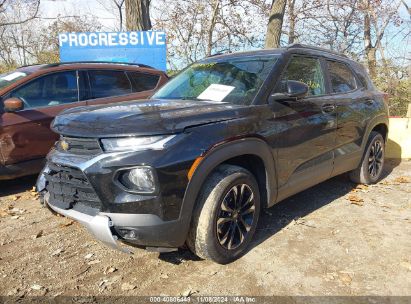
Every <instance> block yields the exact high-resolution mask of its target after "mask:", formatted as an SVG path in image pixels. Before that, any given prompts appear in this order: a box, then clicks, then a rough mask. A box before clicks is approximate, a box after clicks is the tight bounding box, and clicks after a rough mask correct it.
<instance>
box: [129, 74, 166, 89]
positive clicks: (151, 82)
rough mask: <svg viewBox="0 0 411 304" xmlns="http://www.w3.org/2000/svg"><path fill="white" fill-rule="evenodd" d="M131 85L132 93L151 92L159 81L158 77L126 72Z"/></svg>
mask: <svg viewBox="0 0 411 304" xmlns="http://www.w3.org/2000/svg"><path fill="white" fill-rule="evenodd" d="M127 74H128V76H129V78H130V80H131V82H132V83H133V92H142V91H149V90H153V89H154V88H155V87H156V86H157V83H158V80H159V79H160V76H158V75H152V74H144V73H139V72H127Z"/></svg>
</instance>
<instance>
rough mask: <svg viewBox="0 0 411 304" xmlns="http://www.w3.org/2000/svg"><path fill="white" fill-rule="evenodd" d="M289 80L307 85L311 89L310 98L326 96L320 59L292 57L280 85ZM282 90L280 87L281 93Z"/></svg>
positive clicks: (309, 91)
mask: <svg viewBox="0 0 411 304" xmlns="http://www.w3.org/2000/svg"><path fill="white" fill-rule="evenodd" d="M287 80H295V81H300V82H303V83H305V84H306V85H307V86H308V88H309V89H308V95H309V96H310V95H311V96H318V95H324V94H325V86H324V76H323V72H322V69H321V64H320V60H319V59H316V58H309V57H301V56H295V57H292V58H291V60H290V62H289V63H288V66H287V68H286V70H285V72H284V74H283V76H282V78H281V82H280V83H282V84H284V83H285V82H286V81H287ZM282 88H283V86H280V88H279V89H278V90H277V91H279V92H280V91H281V90H282ZM281 93H282V92H281Z"/></svg>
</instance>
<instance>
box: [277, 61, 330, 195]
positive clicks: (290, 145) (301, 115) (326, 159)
mask: <svg viewBox="0 0 411 304" xmlns="http://www.w3.org/2000/svg"><path fill="white" fill-rule="evenodd" d="M325 76H326V75H325V73H324V62H323V61H322V59H320V58H318V57H313V56H303V55H292V56H291V57H290V59H289V61H288V64H287V66H286V67H285V69H284V71H283V73H282V76H281V79H280V81H279V85H278V86H277V88H276V89H275V90H274V92H279V93H283V92H285V91H284V86H283V85H282V84H283V83H284V82H285V81H287V80H296V81H300V82H303V83H305V84H307V85H308V87H309V92H308V95H307V96H306V97H305V98H303V99H299V100H297V101H295V100H287V101H278V102H275V104H274V105H273V110H274V112H275V120H276V125H277V132H279V133H278V140H277V144H276V148H277V174H278V186H279V199H282V198H283V197H287V196H289V195H291V194H293V193H296V192H298V191H300V190H302V189H305V188H308V187H310V186H312V185H314V184H316V183H318V182H321V181H322V180H325V179H327V178H329V177H330V175H331V172H332V168H333V149H334V147H335V137H336V127H337V123H336V115H335V112H334V110H335V108H334V102H333V101H332V100H331V99H330V96H329V95H328V88H327V81H326V78H325Z"/></svg>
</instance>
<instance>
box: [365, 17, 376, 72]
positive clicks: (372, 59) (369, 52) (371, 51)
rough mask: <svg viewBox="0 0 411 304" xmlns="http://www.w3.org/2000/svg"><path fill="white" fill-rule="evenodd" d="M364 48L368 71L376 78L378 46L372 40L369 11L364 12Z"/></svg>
mask: <svg viewBox="0 0 411 304" xmlns="http://www.w3.org/2000/svg"><path fill="white" fill-rule="evenodd" d="M364 50H365V55H366V56H367V64H368V71H369V73H370V76H371V78H374V77H375V76H376V75H377V71H376V70H377V58H376V48H375V47H374V46H373V45H372V41H371V22H370V15H369V13H368V12H365V13H364Z"/></svg>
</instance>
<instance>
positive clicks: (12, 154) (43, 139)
mask: <svg viewBox="0 0 411 304" xmlns="http://www.w3.org/2000/svg"><path fill="white" fill-rule="evenodd" d="M83 92H84V79H83V78H82V77H81V74H79V73H78V71H62V72H55V73H52V74H48V75H45V76H40V77H38V78H36V79H33V80H31V81H30V82H28V83H27V84H24V85H22V86H20V87H18V88H16V89H14V90H13V91H12V92H10V93H8V94H7V96H3V100H4V99H6V98H8V97H17V98H20V99H21V100H23V102H24V109H23V110H20V111H18V112H14V113H1V114H0V115H1V125H2V130H1V132H0V142H1V144H2V145H1V152H2V154H3V159H4V162H5V164H14V163H19V162H22V161H26V160H33V159H40V158H43V157H44V156H45V155H46V154H47V153H48V151H49V150H50V148H51V146H52V145H53V144H54V142H55V141H56V140H57V139H58V135H57V134H55V133H53V132H52V131H51V130H50V123H51V121H52V120H53V118H54V117H55V116H56V115H57V114H58V113H60V112H61V111H63V110H65V109H67V108H71V107H74V106H80V105H85V104H86V103H85V102H84V101H81V100H80V99H81V98H82V96H83V95H84V94H83Z"/></svg>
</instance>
